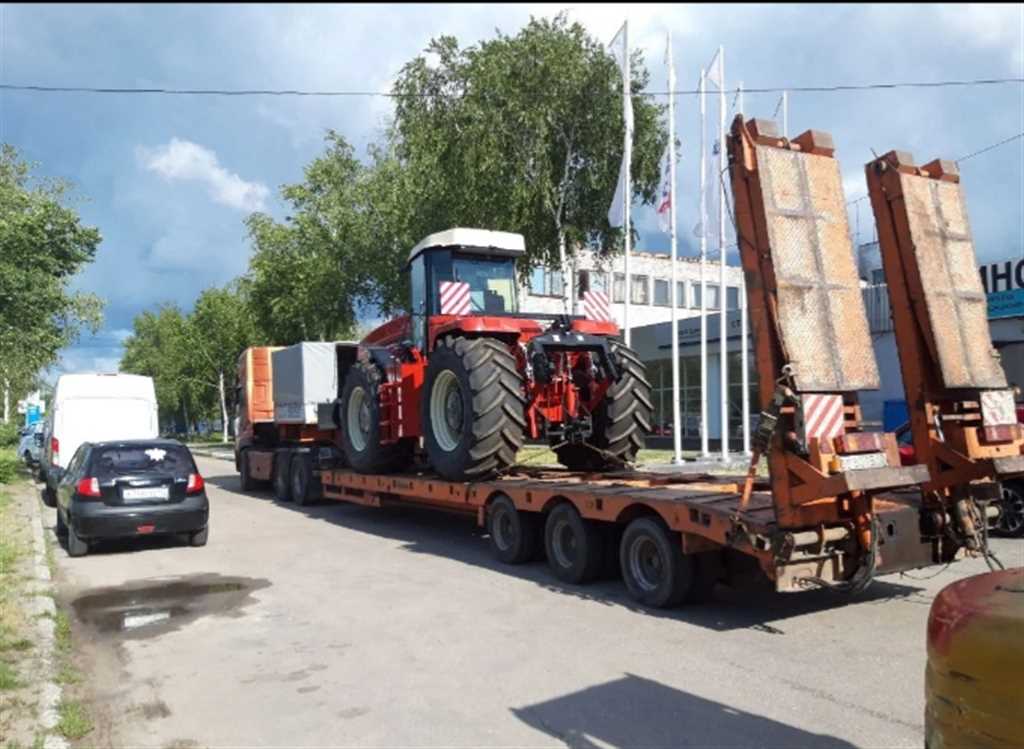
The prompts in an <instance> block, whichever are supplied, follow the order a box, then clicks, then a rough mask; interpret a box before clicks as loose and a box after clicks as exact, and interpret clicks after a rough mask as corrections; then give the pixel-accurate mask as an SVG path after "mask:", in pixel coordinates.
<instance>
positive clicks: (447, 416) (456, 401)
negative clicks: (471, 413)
mask: <svg viewBox="0 0 1024 749" xmlns="http://www.w3.org/2000/svg"><path fill="white" fill-rule="evenodd" d="M465 419H466V414H465V408H464V407H463V402H462V388H461V387H460V385H459V379H458V377H456V376H455V373H454V372H452V371H451V370H449V369H445V370H442V371H441V372H439V373H438V375H437V378H436V379H435V380H434V384H433V385H432V386H431V388H430V426H431V429H432V431H433V433H434V438H435V439H436V440H437V445H438V447H440V448H441V449H442V450H444V451H445V452H451V451H453V450H454V449H455V448H457V447H458V446H459V444H460V443H461V442H462V432H463V430H464V429H465Z"/></svg>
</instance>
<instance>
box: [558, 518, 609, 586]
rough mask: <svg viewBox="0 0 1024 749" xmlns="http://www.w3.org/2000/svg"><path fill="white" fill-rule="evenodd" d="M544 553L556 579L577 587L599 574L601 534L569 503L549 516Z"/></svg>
mask: <svg viewBox="0 0 1024 749" xmlns="http://www.w3.org/2000/svg"><path fill="white" fill-rule="evenodd" d="M544 550H545V552H546V553H547V558H548V564H549V565H550V566H551V571H552V572H554V573H555V577H557V578H558V579H559V580H561V581H562V582H564V583H571V584H573V585H579V584H581V583H586V582H590V581H591V580H593V579H595V578H596V577H597V576H598V575H599V574H600V573H601V567H602V564H603V561H604V535H603V534H602V533H601V529H600V528H599V527H597V526H596V525H595V524H594V523H592V522H590V521H589V520H584V519H583V518H581V517H580V514H579V513H578V512H577V511H576V508H575V507H573V506H572V505H571V504H568V503H566V504H560V505H558V506H557V507H556V508H555V509H553V510H552V511H551V512H550V513H548V519H547V522H546V523H545V524H544Z"/></svg>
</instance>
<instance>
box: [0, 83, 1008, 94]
mask: <svg viewBox="0 0 1024 749" xmlns="http://www.w3.org/2000/svg"><path fill="white" fill-rule="evenodd" d="M1003 83H1024V78H976V79H973V80H958V81H904V82H892V83H864V84H850V85H834V86H785V87H764V88H744V93H748V94H771V93H781V92H783V91H794V92H800V93H827V92H837V91H871V90H885V89H896V88H947V87H951V86H989V85H997V84H1003ZM0 90H5V91H29V92H37V93H80V94H159V95H164V96H319V97H356V96H380V97H386V98H389V99H400V98H403V97H408V96H419V97H429V96H433V94H419V93H417V94H411V93H410V94H403V93H395V92H393V91H330V90H323V91H316V90H302V89H269V88H249V89H225V88H119V87H97V86H44V85H39V84H16V83H0ZM708 93H715V94H716V95H717V92H705V95H707V94H708ZM699 94H700V90H699V89H688V90H681V91H642V92H639V93H635V94H633V96H636V97H651V96H669V95H675V96H697V95H699Z"/></svg>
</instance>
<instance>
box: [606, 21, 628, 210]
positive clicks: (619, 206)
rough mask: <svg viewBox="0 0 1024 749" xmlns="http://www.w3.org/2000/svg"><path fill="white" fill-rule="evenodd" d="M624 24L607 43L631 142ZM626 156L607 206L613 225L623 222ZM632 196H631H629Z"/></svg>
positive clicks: (625, 193) (620, 166) (623, 157)
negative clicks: (618, 73) (617, 72)
mask: <svg viewBox="0 0 1024 749" xmlns="http://www.w3.org/2000/svg"><path fill="white" fill-rule="evenodd" d="M625 30H626V24H625V23H623V24H622V28H620V29H619V31H618V33H617V34H616V35H615V38H614V39H612V41H611V43H609V45H608V46H609V47H610V48H611V49H613V50H614V51H615V57H616V59H617V60H618V61H619V66H620V67H621V69H622V81H623V85H622V118H623V120H624V122H625V125H626V138H628V139H629V142H630V143H632V142H633V97H632V96H631V95H630V80H629V72H628V70H627V68H628V64H629V59H628V55H629V50H628V49H626V44H625V41H626V40H625V35H624V33H623V32H625ZM626 158H627V154H626V153H625V152H623V154H622V163H621V164H619V181H618V182H617V183H616V184H615V195H614V197H612V204H611V205H610V206H609V207H608V223H609V224H610V225H611V226H613V227H619V226H622V225H623V224H624V223H625V206H624V205H623V204H624V202H625V196H626V195H627V193H628V190H627V187H626ZM630 197H632V196H630Z"/></svg>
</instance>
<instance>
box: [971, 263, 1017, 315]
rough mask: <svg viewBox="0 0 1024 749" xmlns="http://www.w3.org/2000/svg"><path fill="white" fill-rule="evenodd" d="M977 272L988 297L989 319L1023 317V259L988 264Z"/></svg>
mask: <svg viewBox="0 0 1024 749" xmlns="http://www.w3.org/2000/svg"><path fill="white" fill-rule="evenodd" d="M978 272H979V273H980V274H981V285H982V286H983V287H984V288H985V294H986V295H987V296H988V316H989V318H990V319H997V318H1002V317H1024V258H1021V259H1017V260H1001V261H999V262H998V263H989V264H988V265H983V266H981V267H980V268H979V269H978Z"/></svg>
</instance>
